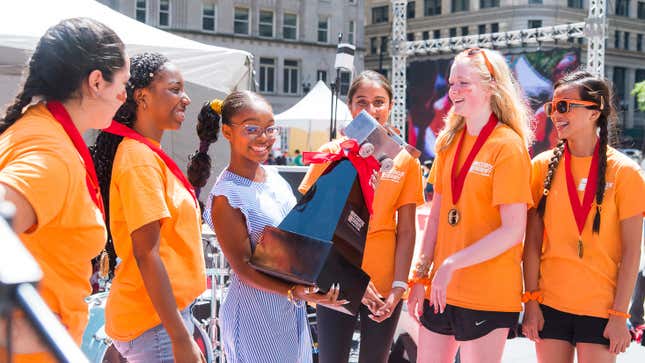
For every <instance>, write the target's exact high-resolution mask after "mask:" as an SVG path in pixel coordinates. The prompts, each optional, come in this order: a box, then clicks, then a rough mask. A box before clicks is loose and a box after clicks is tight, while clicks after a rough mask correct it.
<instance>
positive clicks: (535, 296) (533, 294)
mask: <svg viewBox="0 0 645 363" xmlns="http://www.w3.org/2000/svg"><path fill="white" fill-rule="evenodd" d="M531 300H535V301H537V302H539V303H540V304H541V303H542V301H544V296H542V291H540V290H535V291H527V292H525V293H524V294H522V302H523V303H527V302H529V301H531Z"/></svg>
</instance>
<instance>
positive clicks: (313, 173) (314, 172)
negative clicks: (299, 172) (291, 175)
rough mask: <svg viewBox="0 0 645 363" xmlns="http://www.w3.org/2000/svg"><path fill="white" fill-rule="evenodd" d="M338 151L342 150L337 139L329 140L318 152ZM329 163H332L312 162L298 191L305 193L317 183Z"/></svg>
mask: <svg viewBox="0 0 645 363" xmlns="http://www.w3.org/2000/svg"><path fill="white" fill-rule="evenodd" d="M338 151H340V146H339V145H338V144H337V143H336V142H335V141H331V142H328V143H327V144H325V145H323V146H321V147H320V148H319V149H318V152H338ZM329 164H330V163H321V164H310V165H309V170H307V174H305V177H304V178H302V181H301V182H300V186H299V187H298V191H299V192H300V193H302V194H305V193H306V192H307V191H308V190H309V188H311V186H312V185H314V184H315V183H316V180H318V178H320V176H321V175H322V173H323V172H324V171H325V169H327V166H329Z"/></svg>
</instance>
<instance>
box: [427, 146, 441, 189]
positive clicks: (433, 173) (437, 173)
mask: <svg viewBox="0 0 645 363" xmlns="http://www.w3.org/2000/svg"><path fill="white" fill-rule="evenodd" d="M443 159H444V157H443V156H442V154H441V153H437V156H436V157H435V158H434V162H433V163H432V168H430V174H429V175H428V183H430V184H432V188H433V189H434V191H435V192H436V193H438V194H442V189H443V186H442V185H441V173H442V170H441V169H442V168H443V165H442V163H443Z"/></svg>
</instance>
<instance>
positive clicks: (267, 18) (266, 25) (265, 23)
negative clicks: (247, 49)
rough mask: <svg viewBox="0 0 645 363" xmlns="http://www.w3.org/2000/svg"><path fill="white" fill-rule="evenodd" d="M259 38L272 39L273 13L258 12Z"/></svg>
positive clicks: (268, 11)
mask: <svg viewBox="0 0 645 363" xmlns="http://www.w3.org/2000/svg"><path fill="white" fill-rule="evenodd" d="M260 36H261V37H267V38H273V11H270V10H260Z"/></svg>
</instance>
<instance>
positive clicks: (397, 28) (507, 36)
mask: <svg viewBox="0 0 645 363" xmlns="http://www.w3.org/2000/svg"><path fill="white" fill-rule="evenodd" d="M391 3H392V12H393V21H392V85H393V88H394V109H393V110H392V121H391V122H392V124H393V125H394V126H395V127H397V128H399V129H400V130H404V129H405V126H406V120H407V117H406V108H405V96H406V94H405V92H406V89H405V84H406V73H405V72H406V67H407V56H412V57H414V56H419V55H436V54H440V53H447V52H454V51H460V50H463V49H468V48H471V47H480V48H493V49H494V48H509V47H524V46H527V45H536V44H537V45H539V44H540V43H542V42H552V41H558V40H565V41H566V40H570V39H575V38H583V37H584V38H587V42H588V43H587V44H588V46H587V69H588V70H589V71H590V72H592V73H594V74H596V75H598V76H600V77H603V76H604V74H605V37H606V32H607V13H606V3H605V0H589V16H588V17H587V19H585V22H583V23H575V24H563V25H556V26H547V27H541V28H534V29H522V30H512V31H507V32H498V33H488V34H479V35H467V36H461V37H451V38H440V39H429V40H418V41H413V42H408V41H406V31H407V30H406V27H407V23H406V20H407V19H406V8H407V0H392V1H391Z"/></svg>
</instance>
